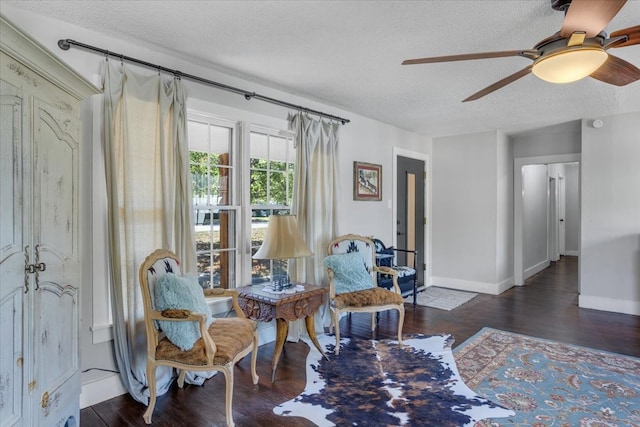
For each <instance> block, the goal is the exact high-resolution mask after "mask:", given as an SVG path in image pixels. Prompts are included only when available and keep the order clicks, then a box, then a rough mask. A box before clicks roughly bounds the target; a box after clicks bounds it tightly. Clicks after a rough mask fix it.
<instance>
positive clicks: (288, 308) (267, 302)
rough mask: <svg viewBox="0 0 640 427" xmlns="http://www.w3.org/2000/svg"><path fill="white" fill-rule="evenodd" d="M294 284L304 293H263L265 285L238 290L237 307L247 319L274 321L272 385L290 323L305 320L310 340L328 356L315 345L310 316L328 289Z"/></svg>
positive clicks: (317, 345) (317, 346) (318, 346)
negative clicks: (274, 346)
mask: <svg viewBox="0 0 640 427" xmlns="http://www.w3.org/2000/svg"><path fill="white" fill-rule="evenodd" d="M294 284H295V285H302V286H304V291H299V292H296V293H294V294H272V293H269V292H266V291H264V290H263V289H264V287H265V285H264V284H260V285H248V286H243V287H241V288H238V289H237V291H238V304H239V305H240V308H241V309H242V311H243V312H244V314H245V315H246V316H247V317H248V318H250V319H253V320H258V321H261V322H270V321H271V320H273V319H276V325H277V332H276V348H275V351H274V353H273V359H272V360H271V367H272V371H271V381H272V382H273V381H275V377H276V367H277V366H278V360H279V359H280V354H281V353H282V348H283V347H284V342H285V340H286V338H287V332H288V331H289V321H293V320H298V319H302V318H304V319H305V325H306V327H307V333H308V334H309V338H311V341H312V342H313V344H314V345H315V346H316V348H317V349H318V350H319V351H320V353H321V354H322V355H323V356H324V357H327V356H326V355H325V354H324V351H323V349H322V347H321V346H320V343H318V338H317V337H316V331H315V325H314V321H313V315H314V314H315V312H316V311H317V310H318V308H319V307H320V305H321V304H322V299H323V296H324V294H326V293H328V292H329V289H328V288H325V287H322V286H314V285H309V284H305V283H294Z"/></svg>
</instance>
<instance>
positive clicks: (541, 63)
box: [531, 46, 609, 83]
mask: <svg viewBox="0 0 640 427" xmlns="http://www.w3.org/2000/svg"><path fill="white" fill-rule="evenodd" d="M608 57H609V55H608V54H607V52H605V51H604V49H602V48H599V47H585V46H580V47H575V48H569V49H564V50H562V51H560V52H557V53H552V54H549V55H543V56H541V57H540V58H538V59H536V61H535V62H534V63H533V68H532V70H531V71H532V72H533V74H535V75H536V77H538V78H540V79H542V80H545V81H547V82H551V83H570V82H575V81H577V80H580V79H582V78H585V77H587V76H588V75H590V74H591V73H593V72H594V71H596V70H597V69H598V68H600V67H601V66H602V64H604V63H605V62H606V61H607V58H608Z"/></svg>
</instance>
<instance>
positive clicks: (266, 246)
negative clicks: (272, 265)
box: [252, 215, 313, 291]
mask: <svg viewBox="0 0 640 427" xmlns="http://www.w3.org/2000/svg"><path fill="white" fill-rule="evenodd" d="M311 255H313V254H312V253H311V250H310V249H309V247H308V246H307V244H306V243H305V242H304V240H303V239H302V235H301V234H300V231H299V230H298V223H297V221H296V217H295V216H293V215H271V216H270V217H269V224H268V225H267V235H266V236H265V238H264V241H263V242H262V246H260V249H258V251H257V252H256V253H255V254H254V255H253V257H252V258H253V259H281V260H289V259H291V258H304V257H308V256H311ZM272 280H273V290H274V291H281V290H283V289H286V288H289V287H291V282H290V280H289V275H288V274H283V275H273V274H272Z"/></svg>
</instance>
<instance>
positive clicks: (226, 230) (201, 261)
mask: <svg viewBox="0 0 640 427" xmlns="http://www.w3.org/2000/svg"><path fill="white" fill-rule="evenodd" d="M196 212H197V222H196V233H195V234H196V251H197V255H198V281H199V282H200V284H201V285H202V286H205V287H210V286H214V287H222V288H229V287H231V284H234V283H235V277H236V274H235V265H236V264H235V263H236V252H237V247H238V242H237V237H236V236H237V234H238V233H237V232H236V231H237V230H236V228H237V221H236V212H235V211H233V210H225V209H198V210H197V211H196ZM198 222H201V223H203V224H201V225H200V224H198Z"/></svg>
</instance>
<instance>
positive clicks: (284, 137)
mask: <svg viewBox="0 0 640 427" xmlns="http://www.w3.org/2000/svg"><path fill="white" fill-rule="evenodd" d="M249 134H250V136H249V187H250V193H249V194H250V197H249V203H250V209H251V255H253V254H254V253H256V251H257V250H258V248H259V247H260V245H261V244H262V242H263V241H264V237H265V235H266V230H267V223H268V218H269V215H274V214H275V215H277V214H288V213H290V212H291V205H292V202H293V179H294V171H295V150H294V148H293V134H292V133H290V132H283V131H274V130H269V129H263V128H258V127H252V128H251V131H250V133H249ZM286 273H287V260H254V259H252V263H251V282H252V283H260V282H266V281H269V280H270V279H271V277H272V275H273V274H286Z"/></svg>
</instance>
